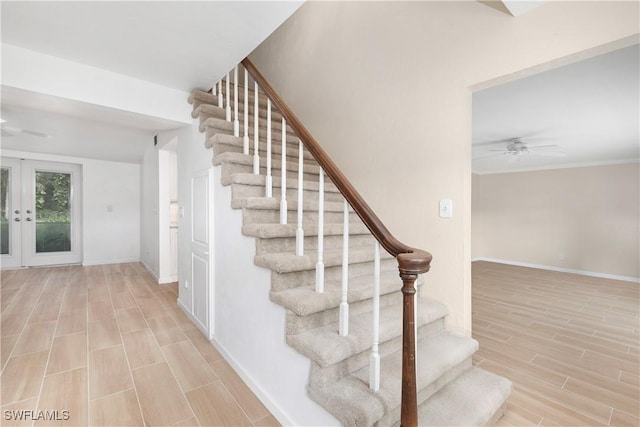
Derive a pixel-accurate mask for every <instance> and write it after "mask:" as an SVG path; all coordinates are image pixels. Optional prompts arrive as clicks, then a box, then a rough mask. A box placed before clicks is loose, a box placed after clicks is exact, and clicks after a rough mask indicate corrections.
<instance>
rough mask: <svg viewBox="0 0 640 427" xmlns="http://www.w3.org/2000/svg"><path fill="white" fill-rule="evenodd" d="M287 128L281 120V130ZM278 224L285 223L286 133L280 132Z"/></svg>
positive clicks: (285, 123) (285, 122) (283, 120)
mask: <svg viewBox="0 0 640 427" xmlns="http://www.w3.org/2000/svg"><path fill="white" fill-rule="evenodd" d="M286 128H287V121H286V120H285V118H284V117H283V118H282V129H286ZM280 192H281V193H280V224H286V223H287V133H286V132H282V161H281V171H280Z"/></svg>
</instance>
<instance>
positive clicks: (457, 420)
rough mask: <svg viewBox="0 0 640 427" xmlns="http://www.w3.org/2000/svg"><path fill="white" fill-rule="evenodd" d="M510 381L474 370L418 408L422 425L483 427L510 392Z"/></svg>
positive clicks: (457, 379) (493, 418)
mask: <svg viewBox="0 0 640 427" xmlns="http://www.w3.org/2000/svg"><path fill="white" fill-rule="evenodd" d="M511 388H512V385H511V381H509V380H507V379H506V378H503V377H500V376H498V375H495V374H492V373H490V372H487V371H485V370H484V369H480V368H476V367H473V368H471V369H469V370H467V371H466V372H464V373H463V374H462V375H460V376H458V377H457V378H456V379H455V380H453V381H452V382H451V383H449V384H447V385H446V386H445V387H444V388H442V389H441V390H440V391H439V392H438V393H437V394H435V395H434V396H432V397H431V398H430V399H429V400H427V401H426V402H424V403H423V404H422V405H420V406H419V408H418V419H419V421H420V425H428V426H470V427H471V426H474V427H475V426H478V427H480V426H484V425H487V424H488V423H489V422H491V421H492V420H493V421H495V415H496V413H498V411H500V408H501V407H502V406H503V405H504V402H505V401H506V400H507V397H509V394H510V393H511Z"/></svg>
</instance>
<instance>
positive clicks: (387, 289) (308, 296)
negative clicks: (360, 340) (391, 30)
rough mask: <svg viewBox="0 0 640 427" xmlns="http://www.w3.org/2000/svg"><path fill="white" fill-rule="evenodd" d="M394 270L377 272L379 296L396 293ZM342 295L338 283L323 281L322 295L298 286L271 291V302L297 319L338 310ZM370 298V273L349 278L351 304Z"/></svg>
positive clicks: (398, 285) (348, 294)
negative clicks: (325, 311) (334, 309)
mask: <svg viewBox="0 0 640 427" xmlns="http://www.w3.org/2000/svg"><path fill="white" fill-rule="evenodd" d="M400 287H401V285H400V284H399V282H398V270H397V269H394V270H392V271H383V272H381V273H380V295H386V294H389V293H392V292H398V291H400ZM341 294H342V281H341V280H326V281H325V284H324V292H322V293H317V292H316V291H315V286H313V285H308V286H300V287H297V288H291V289H286V290H283V291H271V294H270V295H271V301H273V302H275V303H276V304H279V305H281V306H283V307H285V308H287V309H288V310H291V311H293V312H294V313H295V314H297V315H298V316H308V315H310V314H314V313H319V312H321V311H324V310H330V309H332V308H336V307H339V305H340V299H341ZM372 296H373V274H368V275H363V276H357V277H351V278H349V291H348V293H347V301H348V302H349V304H353V303H355V302H358V301H364V300H366V299H369V298H372Z"/></svg>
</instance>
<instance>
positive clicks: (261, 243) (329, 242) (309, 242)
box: [256, 235, 375, 255]
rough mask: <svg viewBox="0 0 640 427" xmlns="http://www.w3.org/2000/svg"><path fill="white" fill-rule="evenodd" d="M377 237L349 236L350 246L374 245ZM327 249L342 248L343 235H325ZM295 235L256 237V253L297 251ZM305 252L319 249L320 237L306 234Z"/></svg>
mask: <svg viewBox="0 0 640 427" xmlns="http://www.w3.org/2000/svg"><path fill="white" fill-rule="evenodd" d="M374 242H375V239H374V238H373V236H371V235H356V236H350V237H349V247H350V248H359V247H363V246H373V244H374ZM324 247H325V249H340V248H342V236H324ZM295 250H296V238H295V237H278V238H273V239H256V254H257V255H262V254H265V253H279V252H295ZM304 250H305V252H313V251H317V250H318V237H317V236H305V238H304Z"/></svg>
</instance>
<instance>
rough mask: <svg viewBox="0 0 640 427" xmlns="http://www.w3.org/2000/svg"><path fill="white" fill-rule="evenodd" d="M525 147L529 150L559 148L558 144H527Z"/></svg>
mask: <svg viewBox="0 0 640 427" xmlns="http://www.w3.org/2000/svg"><path fill="white" fill-rule="evenodd" d="M527 147H529V148H548V147H559V145H558V144H546V145H529V144H527Z"/></svg>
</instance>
